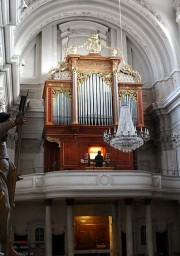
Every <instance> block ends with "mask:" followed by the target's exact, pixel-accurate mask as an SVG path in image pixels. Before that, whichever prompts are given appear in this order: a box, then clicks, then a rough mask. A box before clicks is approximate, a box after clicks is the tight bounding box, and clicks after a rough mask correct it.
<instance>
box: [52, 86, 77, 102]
mask: <svg viewBox="0 0 180 256" xmlns="http://www.w3.org/2000/svg"><path fill="white" fill-rule="evenodd" d="M60 93H63V94H64V95H65V96H66V97H67V98H69V99H70V100H71V99H72V92H71V88H63V87H61V88H56V89H53V90H52V98H53V99H55V97H56V96H57V95H58V94H60Z"/></svg>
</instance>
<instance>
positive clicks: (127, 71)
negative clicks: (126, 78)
mask: <svg viewBox="0 0 180 256" xmlns="http://www.w3.org/2000/svg"><path fill="white" fill-rule="evenodd" d="M121 72H122V73H124V74H127V75H131V76H133V77H135V78H136V79H137V81H136V82H137V83H140V82H141V80H142V79H141V75H140V74H139V72H138V71H136V70H133V69H132V67H131V66H130V65H129V64H127V63H124V64H123V66H122V68H121V69H120V71H119V72H118V78H119V77H120V76H121Z"/></svg>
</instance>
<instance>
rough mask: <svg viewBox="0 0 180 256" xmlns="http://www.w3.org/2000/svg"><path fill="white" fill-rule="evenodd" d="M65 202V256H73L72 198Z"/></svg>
mask: <svg viewBox="0 0 180 256" xmlns="http://www.w3.org/2000/svg"><path fill="white" fill-rule="evenodd" d="M66 204H67V224H66V240H67V246H66V248H67V256H74V219H73V204H74V199H67V200H66Z"/></svg>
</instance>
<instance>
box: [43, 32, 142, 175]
mask: <svg viewBox="0 0 180 256" xmlns="http://www.w3.org/2000/svg"><path fill="white" fill-rule="evenodd" d="M82 48H85V50H86V51H87V54H85V55H82V54H78V52H80V51H81V49H82ZM43 97H44V102H45V124H44V140H45V144H44V150H45V157H44V161H45V163H44V165H45V169H46V171H50V170H54V171H59V170H71V169H72V170H83V169H92V168H93V169H94V168H95V167H94V162H93V160H94V157H95V155H96V154H97V151H98V150H100V151H101V152H102V155H103V157H104V165H103V167H102V168H103V169H106V168H107V169H115V170H116V169H117V170H134V169H135V163H136V155H135V153H134V151H131V152H123V151H122V150H118V149H115V148H114V147H111V146H110V145H109V144H108V143H106V142H105V141H104V139H103V133H104V131H105V130H107V129H114V128H117V126H118V121H119V115H120V110H121V107H122V105H123V103H124V102H128V106H129V109H130V112H131V115H132V120H133V123H134V125H135V126H136V127H137V129H142V127H144V115H143V102H142V83H141V77H140V75H139V73H138V72H137V71H135V70H133V69H132V68H131V67H130V66H129V65H128V64H126V63H125V62H124V59H123V55H122V53H121V52H120V51H119V49H116V48H111V47H109V46H107V45H106V44H103V43H102V42H101V41H100V39H99V36H98V35H97V34H91V35H90V36H89V38H88V39H87V41H86V42H85V43H84V44H83V45H79V46H70V47H69V48H67V49H66V57H65V60H64V61H63V62H60V63H58V65H57V67H55V68H52V69H51V70H50V71H49V73H48V80H46V81H45V85H44V94H43ZM52 166H53V168H52ZM99 168H101V167H99Z"/></svg>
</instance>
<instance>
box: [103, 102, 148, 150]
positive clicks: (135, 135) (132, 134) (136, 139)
mask: <svg viewBox="0 0 180 256" xmlns="http://www.w3.org/2000/svg"><path fill="white" fill-rule="evenodd" d="M149 139H150V136H149V131H148V129H146V128H144V129H143V128H142V127H141V128H140V130H139V131H137V130H136V127H135V126H134V125H133V120H132V115H131V113H130V110H129V105H128V103H127V104H123V105H121V110H120V118H119V123H118V128H117V132H116V127H114V131H113V132H111V129H110V128H109V130H108V131H107V130H106V131H105V132H104V141H105V142H107V143H109V144H110V146H111V147H114V148H116V149H119V150H121V151H123V152H131V151H132V150H135V149H136V148H139V147H140V146H142V145H143V144H144V143H145V142H146V141H148V140H149Z"/></svg>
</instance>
